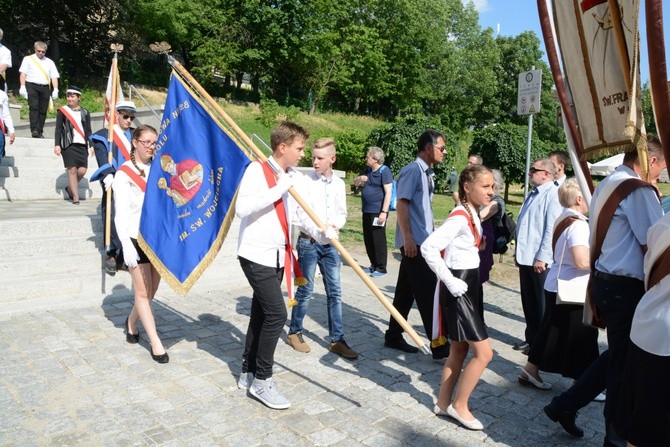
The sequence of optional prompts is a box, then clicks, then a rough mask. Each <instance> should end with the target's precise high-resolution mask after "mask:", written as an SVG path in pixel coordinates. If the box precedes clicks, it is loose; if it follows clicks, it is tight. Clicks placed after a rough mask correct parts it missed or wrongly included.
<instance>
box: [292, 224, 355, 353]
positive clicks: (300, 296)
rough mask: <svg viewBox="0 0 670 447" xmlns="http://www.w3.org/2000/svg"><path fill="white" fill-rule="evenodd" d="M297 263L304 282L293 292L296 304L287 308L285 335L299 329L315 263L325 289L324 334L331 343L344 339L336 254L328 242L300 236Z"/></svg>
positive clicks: (338, 262)
mask: <svg viewBox="0 0 670 447" xmlns="http://www.w3.org/2000/svg"><path fill="white" fill-rule="evenodd" d="M298 262H299V263H300V269H301V270H302V275H303V276H304V277H305V279H306V280H307V284H306V285H304V286H299V287H298V290H297V291H296V292H295V299H296V301H298V304H296V305H295V306H293V310H292V311H291V324H290V326H289V334H296V333H298V332H302V330H303V328H302V320H303V319H304V318H305V315H306V314H307V303H308V301H309V300H310V298H311V297H312V292H313V291H314V274H315V273H316V266H317V265H318V266H319V270H320V271H321V275H322V276H323V286H324V287H325V289H326V301H327V305H328V335H330V340H331V341H332V342H336V341H340V340H342V339H343V338H344V327H343V325H342V289H341V287H340V254H339V253H338V252H337V250H336V249H335V247H333V246H332V245H330V244H327V245H321V244H319V243H316V242H312V241H311V240H310V239H307V238H305V237H300V238H299V239H298Z"/></svg>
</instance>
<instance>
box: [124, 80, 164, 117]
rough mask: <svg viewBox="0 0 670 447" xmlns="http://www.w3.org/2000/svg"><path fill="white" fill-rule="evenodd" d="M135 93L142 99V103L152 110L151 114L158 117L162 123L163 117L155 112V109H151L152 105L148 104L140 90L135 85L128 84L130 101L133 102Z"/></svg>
mask: <svg viewBox="0 0 670 447" xmlns="http://www.w3.org/2000/svg"><path fill="white" fill-rule="evenodd" d="M133 92H135V94H136V95H137V96H139V97H140V99H141V100H142V102H143V103H144V104H145V105H146V106H147V107H148V108H149V110H151V112H152V113H153V114H154V115H155V116H156V118H158V121H160V120H161V119H162V117H161V116H160V115H159V114H158V113H156V110H154V108H153V107H151V105H150V104H149V103H148V102H147V100H146V99H144V96H142V94H141V93H140V92H139V90H137V88H136V87H135V86H134V85H133V84H128V100H132V98H133Z"/></svg>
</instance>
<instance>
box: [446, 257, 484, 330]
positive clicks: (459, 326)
mask: <svg viewBox="0 0 670 447" xmlns="http://www.w3.org/2000/svg"><path fill="white" fill-rule="evenodd" d="M451 273H452V274H453V275H454V276H455V277H456V278H459V279H462V280H463V281H465V282H466V283H467V285H468V291H467V292H465V294H464V295H462V296H459V297H455V296H453V295H452V294H451V293H449V290H448V289H447V287H446V286H445V285H444V284H443V283H442V282H440V304H441V305H442V306H443V308H446V315H447V332H448V334H449V340H451V341H482V340H486V339H487V338H489V336H488V334H487V333H486V326H485V325H484V320H483V318H482V315H483V313H484V307H483V302H482V297H481V293H480V291H481V284H480V283H479V269H478V268H476V269H469V270H451Z"/></svg>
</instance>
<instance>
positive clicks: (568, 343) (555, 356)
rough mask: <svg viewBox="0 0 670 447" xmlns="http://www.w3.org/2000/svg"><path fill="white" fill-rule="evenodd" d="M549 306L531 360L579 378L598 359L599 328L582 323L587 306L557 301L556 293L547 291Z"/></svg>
mask: <svg viewBox="0 0 670 447" xmlns="http://www.w3.org/2000/svg"><path fill="white" fill-rule="evenodd" d="M544 299H545V302H546V308H545V311H544V315H543V316H542V322H541V323H540V329H539V330H538V332H537V334H536V335H535V340H534V341H533V344H532V345H531V347H530V352H529V353H528V361H529V362H530V363H532V364H534V365H537V366H538V367H539V368H540V370H541V371H546V372H551V373H557V374H561V375H562V376H563V377H569V378H571V379H579V377H580V376H581V375H582V374H583V373H584V371H586V368H588V367H589V365H590V364H591V363H592V362H593V361H594V360H595V359H596V358H598V355H599V352H598V330H597V329H595V328H593V327H588V326H584V325H583V324H582V314H583V311H584V306H582V305H580V304H556V293H555V292H548V291H546V290H545V291H544Z"/></svg>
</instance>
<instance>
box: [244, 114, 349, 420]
mask: <svg viewBox="0 0 670 447" xmlns="http://www.w3.org/2000/svg"><path fill="white" fill-rule="evenodd" d="M307 138H309V133H308V132H307V131H306V130H305V129H303V128H302V127H300V126H299V125H297V124H295V123H291V122H288V121H284V122H283V123H281V124H280V125H279V126H277V127H276V128H275V129H274V130H273V131H272V134H271V135H270V144H271V146H272V156H271V157H270V158H269V159H268V160H267V161H266V162H264V163H258V162H253V163H250V164H249V166H248V167H247V170H246V171H245V173H244V176H243V177H242V181H241V182H240V187H239V190H238V193H237V201H236V205H235V214H236V215H237V217H239V218H240V219H241V222H240V235H239V238H238V245H237V257H238V259H239V261H240V265H241V266H242V270H243V271H244V274H245V276H246V277H247V280H248V281H249V284H250V285H251V288H252V289H253V292H254V293H253V297H252V300H251V314H250V317H249V327H248V329H247V336H246V341H245V346H244V353H243V355H242V373H241V374H240V378H239V380H238V382H237V386H238V387H239V388H243V389H248V390H249V393H250V394H251V395H252V396H254V397H255V398H257V399H258V400H260V401H261V402H262V403H263V404H265V405H267V406H268V407H270V408H272V409H275V410H283V409H286V408H289V407H290V406H291V403H290V402H289V401H288V399H286V398H285V397H284V396H282V395H281V394H279V391H278V390H277V387H276V385H275V383H274V380H273V377H272V366H273V364H274V353H275V349H276V347H277V341H278V340H279V336H280V335H281V333H282V330H283V328H284V323H285V322H286V317H287V313H286V305H285V304H284V298H283V296H282V291H281V283H282V277H283V276H284V275H285V274H286V276H287V281H286V282H287V288H288V289H289V298H290V290H291V277H292V275H291V270H292V269H294V268H295V267H296V266H297V262H294V258H293V250H292V247H291V240H290V234H291V217H292V216H293V215H294V214H295V211H296V210H297V204H296V203H295V201H294V200H293V199H292V198H290V196H289V193H288V190H289V188H291V187H292V186H293V185H294V183H295V184H296V185H297V183H299V180H298V179H299V178H300V177H301V175H300V173H298V172H297V171H295V170H294V169H293V168H294V167H295V166H297V165H298V162H299V161H300V159H301V158H302V157H303V156H304V150H305V141H306V140H307ZM300 224H301V225H302V227H303V228H304V229H305V230H307V231H308V232H309V233H310V234H311V236H312V237H319V236H320V230H319V229H318V228H317V227H316V225H314V224H313V223H312V224H311V225H310V222H309V219H307V221H305V222H302V221H301V222H300ZM329 236H332V237H337V235H332V234H329ZM330 238H331V237H329V239H330ZM298 270H299V269H298Z"/></svg>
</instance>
